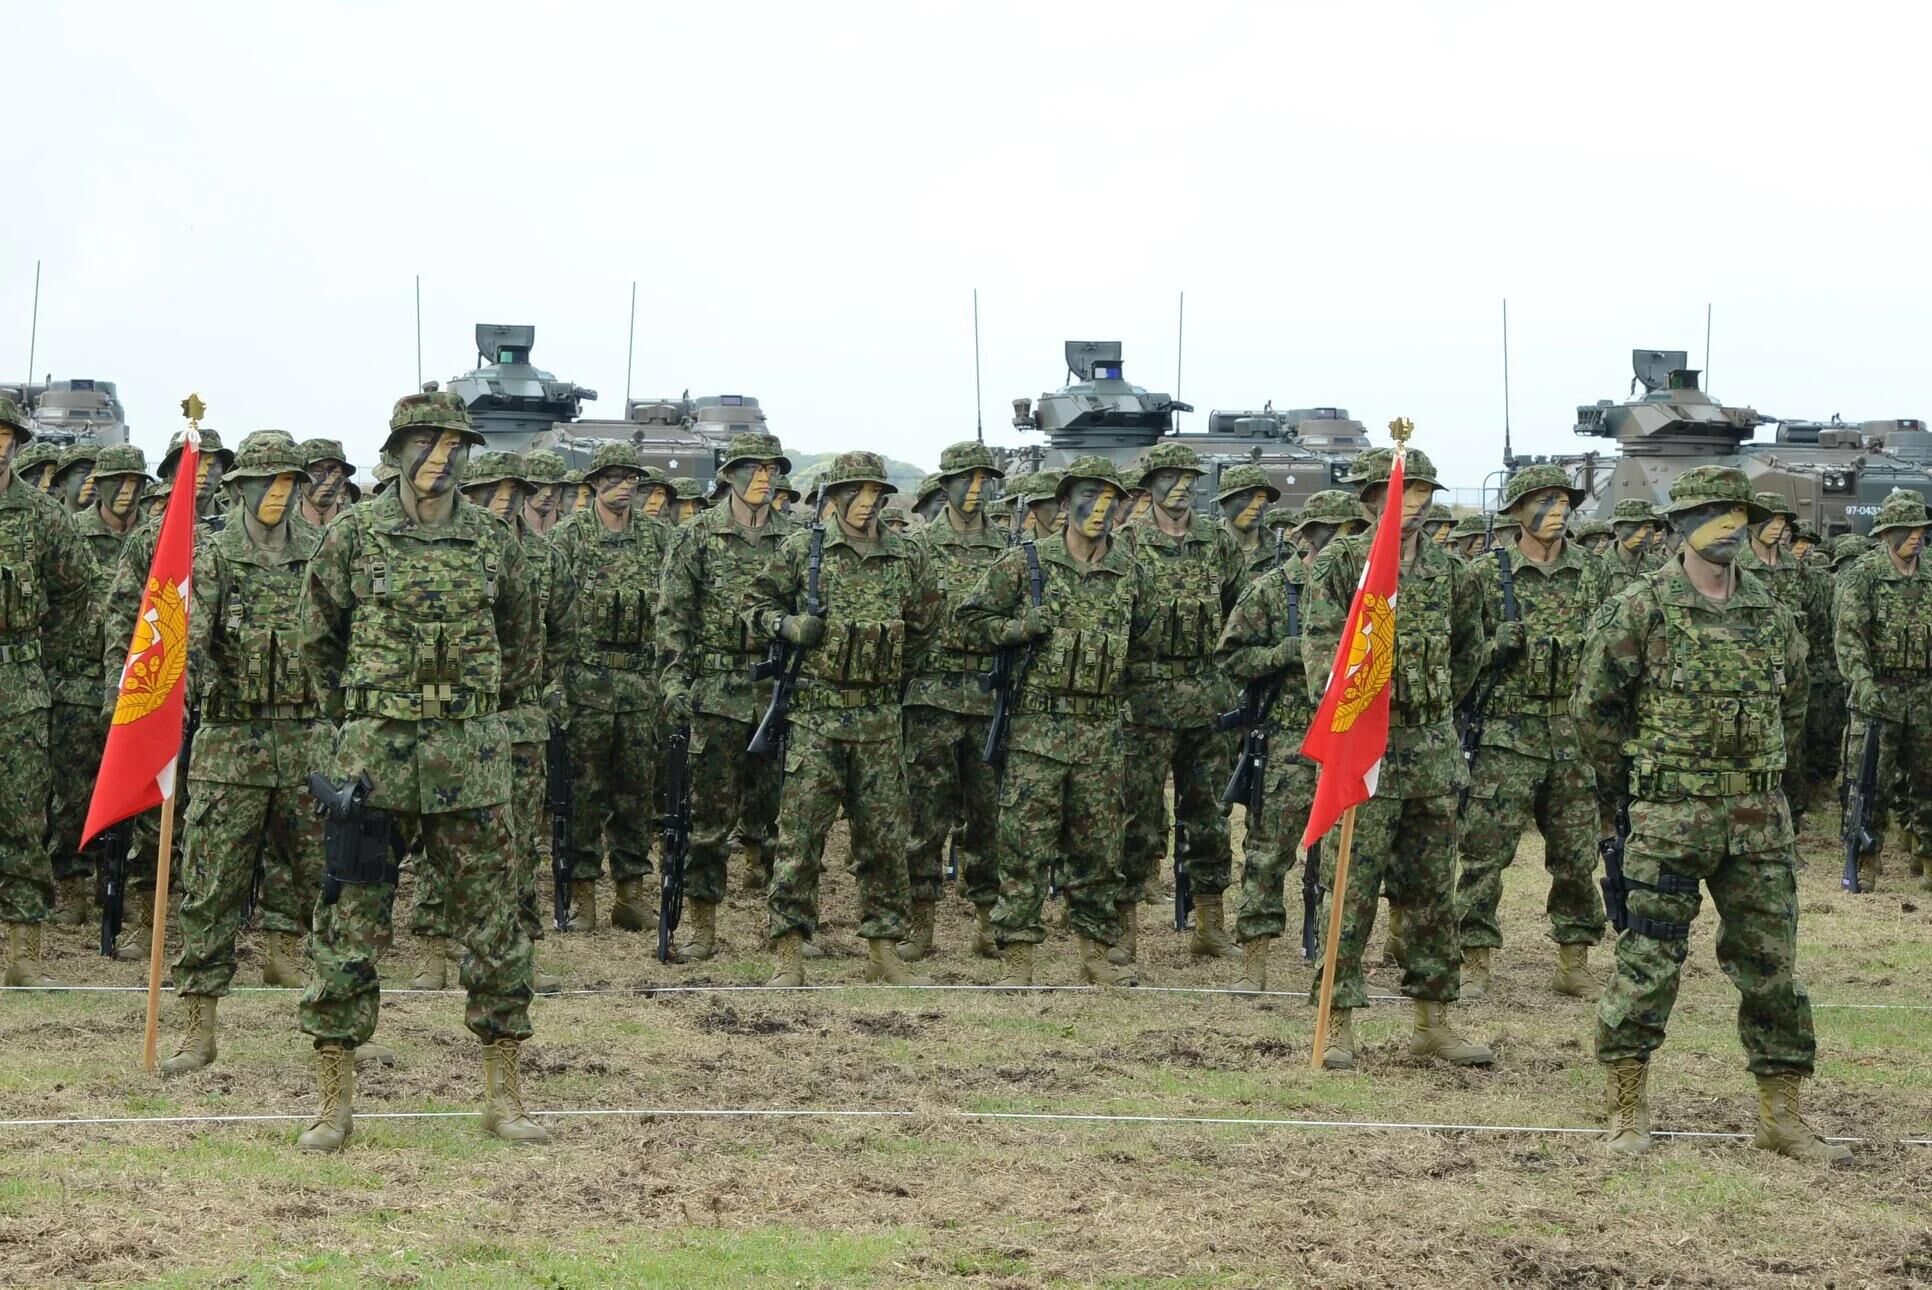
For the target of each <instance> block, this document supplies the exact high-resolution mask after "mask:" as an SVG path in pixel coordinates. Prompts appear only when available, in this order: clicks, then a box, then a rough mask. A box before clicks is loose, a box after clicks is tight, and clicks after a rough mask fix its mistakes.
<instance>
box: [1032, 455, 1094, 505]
mask: <svg viewBox="0 0 1932 1290" xmlns="http://www.w3.org/2000/svg"><path fill="white" fill-rule="evenodd" d="M1080 460H1082V461H1085V460H1086V458H1084V457H1083V458H1081V459H1080ZM1065 476H1066V471H1064V470H1060V469H1054V470H1041V471H1036V472H1035V473H1033V474H1031V475H1029V476H1027V488H1026V496H1025V497H1024V498H1023V499H1022V500H1023V501H1028V502H1037V501H1039V500H1041V499H1042V498H1058V497H1059V496H1060V483H1061V480H1062V479H1063V478H1064V477H1065Z"/></svg>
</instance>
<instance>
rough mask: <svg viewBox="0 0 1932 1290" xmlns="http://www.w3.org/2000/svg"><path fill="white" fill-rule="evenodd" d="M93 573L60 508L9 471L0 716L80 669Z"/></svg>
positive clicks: (89, 629)
mask: <svg viewBox="0 0 1932 1290" xmlns="http://www.w3.org/2000/svg"><path fill="white" fill-rule="evenodd" d="M145 572H146V571H145V570H143V573H145ZM93 578H94V562H93V560H92V559H91V558H90V557H89V556H88V554H87V548H86V547H85V546H84V545H82V543H81V540H80V535H79V534H77V533H76V532H75V531H74V521H73V518H72V517H71V516H69V515H68V513H67V510H66V508H65V507H63V506H61V505H60V503H58V502H55V501H52V500H51V499H49V498H47V497H46V496H45V495H43V494H42V493H41V492H40V491H39V490H37V489H35V488H32V487H31V486H29V485H28V484H26V483H24V482H23V481H22V480H21V479H20V477H19V476H18V475H14V474H11V473H10V474H9V475H8V476H7V486H6V487H5V488H0V717H17V716H19V715H20V714H21V713H23V712H34V711H37V710H39V709H43V708H46V707H48V706H50V705H51V704H52V703H53V701H54V688H55V685H56V683H57V681H58V679H59V678H61V677H65V676H74V675H80V674H82V673H84V672H85V670H86V668H87V665H88V661H89V660H88V656H87V651H88V649H89V647H90V646H91V645H92V643H93V642H94V640H95V639H96V637H95V636H94V634H93V627H94V622H95V618H94V615H93V613H92V612H91V611H90V608H89V604H88V595H89V588H90V587H91V586H92V584H93ZM123 653H125V647H124V648H123ZM98 687H99V682H98V680H97V681H96V689H95V690H94V693H93V698H94V700H95V701H96V702H98V701H99V699H100V690H99V688H98Z"/></svg>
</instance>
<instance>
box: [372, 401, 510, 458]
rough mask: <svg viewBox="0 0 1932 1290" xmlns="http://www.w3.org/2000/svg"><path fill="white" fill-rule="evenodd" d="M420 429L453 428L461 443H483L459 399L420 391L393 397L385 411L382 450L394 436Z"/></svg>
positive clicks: (393, 441)
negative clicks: (386, 430)
mask: <svg viewBox="0 0 1932 1290" xmlns="http://www.w3.org/2000/svg"><path fill="white" fill-rule="evenodd" d="M422 429H429V430H454V431H456V432H457V433H459V434H461V435H462V436H463V441H464V442H465V443H467V444H469V445H471V446H472V447H476V448H481V447H482V446H483V445H484V443H485V442H486V441H485V440H484V438H483V433H482V431H480V430H478V429H477V428H476V426H475V424H474V423H473V422H472V421H471V420H470V410H469V409H468V408H467V407H465V406H463V400H462V399H460V398H458V397H457V396H456V395H454V394H452V393H450V392H449V391H448V390H424V391H422V392H421V393H418V394H405V395H403V396H402V397H401V398H400V399H397V400H396V406H395V407H394V409H392V410H391V411H390V413H389V434H388V435H387V437H385V438H384V439H383V441H382V450H383V451H384V452H388V451H389V447H390V445H391V444H393V443H395V442H396V436H397V435H399V434H402V433H404V432H406V431H409V430H422Z"/></svg>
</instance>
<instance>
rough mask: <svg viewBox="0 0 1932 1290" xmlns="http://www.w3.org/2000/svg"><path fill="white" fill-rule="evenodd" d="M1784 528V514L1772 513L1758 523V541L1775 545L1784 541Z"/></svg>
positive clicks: (1766, 544)
mask: <svg viewBox="0 0 1932 1290" xmlns="http://www.w3.org/2000/svg"><path fill="white" fill-rule="evenodd" d="M1785 528H1786V525H1785V519H1784V516H1782V515H1773V516H1772V517H1771V518H1770V519H1768V520H1766V521H1765V522H1764V523H1762V524H1760V525H1758V541H1759V542H1760V543H1762V544H1763V545H1765V546H1776V545H1778V543H1780V542H1782V541H1784V533H1785Z"/></svg>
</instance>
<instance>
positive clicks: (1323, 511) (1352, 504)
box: [1295, 488, 1369, 533]
mask: <svg viewBox="0 0 1932 1290" xmlns="http://www.w3.org/2000/svg"><path fill="white" fill-rule="evenodd" d="M1368 522H1369V513H1368V512H1367V511H1366V510H1364V509H1363V508H1362V504H1361V503H1360V502H1359V501H1357V500H1356V499H1355V494H1353V493H1350V492H1346V491H1344V490H1342V489H1339V488H1324V489H1322V490H1321V491H1320V492H1319V493H1316V494H1314V495H1313V496H1311V497H1310V498H1309V499H1308V500H1307V502H1305V503H1303V505H1302V508H1301V514H1299V515H1297V516H1296V517H1295V532H1297V533H1299V532H1301V530H1302V528H1303V527H1304V526H1306V525H1309V524H1334V525H1337V526H1340V525H1343V524H1367V523H1368Z"/></svg>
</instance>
